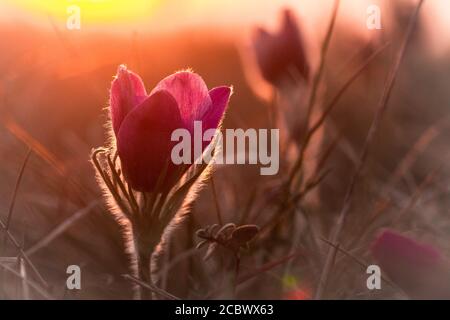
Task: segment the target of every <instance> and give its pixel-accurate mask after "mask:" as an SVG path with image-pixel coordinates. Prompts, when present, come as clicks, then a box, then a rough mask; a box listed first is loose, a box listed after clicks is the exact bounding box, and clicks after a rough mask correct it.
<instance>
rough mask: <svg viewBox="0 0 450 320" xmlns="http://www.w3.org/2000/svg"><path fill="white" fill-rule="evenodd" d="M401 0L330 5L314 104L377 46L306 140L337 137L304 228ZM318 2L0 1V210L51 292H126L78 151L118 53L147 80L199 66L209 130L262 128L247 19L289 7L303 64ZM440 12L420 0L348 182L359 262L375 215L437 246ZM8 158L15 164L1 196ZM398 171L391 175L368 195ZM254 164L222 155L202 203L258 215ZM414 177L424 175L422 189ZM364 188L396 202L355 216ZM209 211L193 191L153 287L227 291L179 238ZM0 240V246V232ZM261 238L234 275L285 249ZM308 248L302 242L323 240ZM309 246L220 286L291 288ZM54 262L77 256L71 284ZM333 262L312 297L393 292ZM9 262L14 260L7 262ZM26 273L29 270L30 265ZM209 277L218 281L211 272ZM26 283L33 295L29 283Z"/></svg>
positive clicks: (116, 245) (442, 104) (338, 160)
mask: <svg viewBox="0 0 450 320" xmlns="http://www.w3.org/2000/svg"><path fill="white" fill-rule="evenodd" d="M414 3H415V1H407V0H395V1H387V0H384V1H375V0H374V1H366V0H342V1H341V6H340V8H339V12H338V18H337V22H336V27H335V31H334V34H333V38H332V41H331V44H330V49H329V55H328V59H327V63H326V69H325V73H324V75H325V76H324V81H323V82H324V85H323V90H321V91H320V99H319V100H320V101H323V102H326V101H329V100H330V99H331V98H332V97H333V96H334V95H335V93H336V91H337V90H339V89H340V88H341V86H342V85H343V83H344V81H345V80H346V79H347V78H348V77H349V76H350V75H351V73H352V72H351V70H354V69H355V68H356V67H357V66H359V65H360V64H361V62H363V61H364V60H365V59H366V58H367V56H368V55H370V53H372V52H373V51H374V50H375V49H377V48H379V47H380V46H381V45H382V44H383V43H385V42H386V41H389V42H390V43H391V45H390V46H389V47H388V48H387V49H386V50H385V51H384V52H383V53H382V54H381V56H380V57H379V58H378V59H377V60H375V61H374V62H373V63H371V65H370V66H369V67H368V68H366V69H365V71H364V73H363V74H362V75H361V76H360V77H359V79H358V80H357V81H355V83H354V85H352V87H351V88H350V89H349V90H348V91H347V93H346V94H345V95H344V97H343V98H342V99H341V100H340V102H339V104H338V106H337V107H336V111H335V112H333V114H332V115H331V117H330V119H329V121H328V122H327V124H325V125H324V128H323V131H322V135H323V137H324V138H323V139H322V140H321V141H320V146H326V145H329V144H332V143H333V142H334V141H335V140H336V139H337V138H338V137H339V139H338V140H339V142H338V144H337V146H336V147H335V148H334V152H333V154H332V155H331V156H330V158H329V160H328V163H329V164H330V168H331V173H330V175H329V177H328V178H327V179H326V180H325V181H324V182H323V184H322V185H321V186H320V188H319V189H318V191H317V194H316V195H315V199H316V200H315V201H312V200H311V202H310V203H308V201H305V206H306V207H307V208H309V209H310V211H311V212H312V213H313V214H314V215H315V219H321V220H323V222H321V223H320V227H318V229H317V230H316V233H319V234H322V235H324V236H325V235H328V232H329V226H330V225H329V220H330V219H332V218H330V217H332V216H333V213H334V212H336V211H339V209H340V206H341V204H342V197H343V193H344V192H345V189H346V186H347V184H348V181H349V176H350V174H351V172H352V170H353V168H354V164H355V157H357V155H358V153H359V150H360V149H361V146H362V144H363V141H364V138H365V135H366V133H367V130H368V127H369V125H370V122H371V120H372V117H373V113H374V109H375V107H376V103H377V101H378V100H379V97H380V95H381V92H382V88H383V84H384V81H385V79H386V75H387V72H388V70H389V67H390V65H391V63H392V59H393V56H394V55H395V54H396V52H397V51H398V48H399V43H400V40H399V39H400V38H401V37H402V36H403V34H404V32H405V30H406V25H407V22H408V18H409V16H410V15H411V13H412V10H413V4H414ZM370 4H378V5H379V6H380V8H381V23H382V29H381V30H369V29H368V28H367V27H366V19H367V16H368V15H367V12H366V9H367V7H368V6H369V5H370ZM71 5H77V6H79V8H80V10H81V11H80V17H81V25H80V29H74V30H69V29H68V28H67V26H66V23H67V19H68V17H69V16H70V15H71V13H70V12H68V11H67V9H68V7H70V6H71ZM332 6H333V1H331V0H295V1H294V0H292V1H283V0H270V1H269V0H267V1H265V0H263V1H261V0H258V1H257V0H245V1H240V2H236V1H233V0H134V1H125V0H103V1H101V0H98V1H94V0H79V1H76V0H67V1H66V0H39V1H34V0H0V39H1V41H0V157H1V165H0V217H1V219H2V221H9V226H8V228H9V229H10V231H11V233H12V234H13V235H14V237H15V238H16V240H17V241H18V243H19V245H20V246H21V247H22V248H24V250H25V252H27V253H28V256H29V257H30V259H31V260H32V261H33V263H34V264H35V265H36V267H37V269H38V270H39V272H40V273H41V274H42V277H43V278H44V279H45V280H46V282H48V285H49V288H50V289H49V291H50V292H51V293H52V295H53V296H54V297H56V298H58V299H63V298H67V299H74V298H85V299H130V298H132V286H131V284H130V283H129V282H128V281H127V280H125V279H124V278H123V277H122V275H123V274H126V273H129V270H128V266H127V265H128V264H127V256H126V254H125V253H124V248H123V244H122V239H121V236H120V232H119V227H118V226H117V225H116V223H115V221H114V219H113V218H112V217H111V216H110V215H109V214H108V213H107V212H106V210H105V208H104V207H103V205H102V201H101V194H100V189H99V188H98V186H97V185H96V182H95V178H94V170H93V168H92V166H91V164H90V162H89V156H90V151H91V149H92V148H94V147H98V146H101V145H103V144H104V142H105V139H106V133H105V127H104V124H105V122H106V120H107V118H108V117H107V112H106V111H105V108H107V107H108V98H109V86H110V83H111V81H112V78H113V76H114V75H115V73H116V70H117V67H118V65H120V64H126V65H127V66H128V67H129V68H130V69H131V70H133V71H135V72H137V73H138V74H140V75H141V77H142V78H143V80H144V82H145V84H146V88H147V91H150V90H151V88H153V87H154V86H155V85H156V84H157V83H158V82H159V80H161V79H162V78H163V77H165V76H167V75H169V74H171V73H173V72H175V71H177V70H181V69H186V68H192V69H193V70H194V71H195V72H197V73H199V74H200V75H201V76H202V77H203V78H204V79H205V82H206V83H207V85H208V87H209V88H212V87H214V86H217V85H233V87H234V95H233V97H232V100H231V104H230V109H229V112H228V114H227V117H226V119H225V124H224V126H225V127H226V128H244V129H246V128H264V127H267V121H268V118H267V111H266V109H267V105H268V104H269V103H270V102H268V101H267V94H266V93H265V92H264V90H265V89H264V88H263V87H261V86H259V85H256V82H257V81H256V80H255V81H253V80H252V79H253V77H252V74H251V73H252V72H255V71H254V69H253V68H252V67H251V66H247V61H248V60H247V58H248V56H251V55H252V53H251V51H252V46H251V35H252V32H253V31H254V29H255V27H256V26H264V27H265V28H267V29H269V30H276V28H278V27H277V26H278V25H279V20H280V12H281V11H282V10H283V9H285V8H290V9H291V10H292V11H293V12H294V13H295V15H296V17H297V18H298V24H299V26H300V30H301V32H302V35H303V38H304V40H305V48H306V51H307V55H308V57H309V61H310V64H311V68H312V70H315V69H316V66H317V63H318V60H319V48H320V46H321V44H322V41H323V38H324V36H325V32H326V26H327V24H328V22H329V18H330V15H331V11H332ZM449 18H450V2H449V1H448V0H429V1H426V2H425V4H424V6H423V8H422V11H421V14H420V19H419V21H418V23H417V29H416V32H415V33H414V35H413V39H412V41H411V44H410V46H409V47H408V49H407V53H406V56H405V59H404V63H403V65H402V67H401V71H400V73H399V76H398V82H397V84H396V86H395V89H394V92H393V96H392V99H391V101H390V103H389V110H388V112H387V114H386V117H385V121H384V122H383V125H382V130H381V132H380V135H379V137H378V138H377V141H376V144H375V147H374V150H373V153H372V156H371V158H370V161H369V165H368V168H367V172H366V173H365V175H364V183H363V186H362V187H360V188H359V189H358V192H357V199H358V200H357V201H356V202H357V205H356V206H355V212H352V215H351V216H350V218H349V221H351V222H349V223H348V224H347V227H346V230H345V231H344V235H345V237H344V238H345V239H346V240H344V243H345V241H347V244H348V245H350V243H351V242H352V239H353V240H354V239H355V238H358V239H359V240H360V242H358V243H356V244H355V243H352V244H351V245H352V246H354V248H353V247H352V248H351V249H354V250H355V252H356V253H355V254H358V255H359V256H361V257H363V258H365V259H366V261H370V259H371V258H370V255H369V253H368V248H369V244H370V242H371V241H372V240H373V236H374V235H375V234H376V232H377V230H378V228H379V227H386V226H389V227H396V228H398V229H401V230H402V231H405V232H407V233H408V234H411V235H414V236H415V237H417V238H420V239H423V240H424V241H428V242H431V243H433V244H434V245H436V246H438V247H439V248H440V249H441V250H442V251H443V252H444V253H445V254H446V255H447V256H450V245H449V243H450V242H449V241H448V240H450V220H449V218H448V214H447V213H448V212H447V211H448V202H449V200H450V199H449V180H448V176H449V174H450V170H449V169H450V167H449V165H448V163H449V162H448V160H449V159H448V156H449V154H448V147H447V143H448V138H449V130H448V128H449V123H448V120H449V107H450V103H449V102H450V91H449V90H448V84H449V83H450V19H449ZM302 112H303V111H302V110H298V111H296V112H294V113H292V117H301V116H302V115H303V113H302ZM318 143H319V142H318ZM29 150H32V151H31V153H30V154H29ZM411 150H412V151H411ZM28 154H29V159H27V155H28ZM405 159H406V160H405ZM405 161H406V164H405ZM25 162H26V165H25V166H24V165H23V164H24V163H25ZM399 164H402V166H400V168H399ZM21 168H23V175H22V177H21V181H20V185H19V187H18V189H17V191H15V186H16V185H17V182H16V181H17V177H18V175H19V173H20V171H21ZM399 170H400V171H401V174H400V175H401V178H399V179H397V180H395V181H394V182H395V183H394V184H393V185H392V184H391V185H390V186H389V189H386V188H387V187H386V183H387V182H389V181H391V180H390V179H391V178H392V176H393V173H395V172H396V173H397V174H398V171H399ZM437 170H438V171H437ZM258 172H259V170H258V168H254V167H249V168H243V167H240V166H229V167H223V168H220V169H219V170H217V172H216V174H215V182H216V189H217V192H218V193H219V197H218V199H219V205H220V208H221V211H222V214H223V215H224V217H225V219H226V221H227V222H236V221H241V222H246V223H255V224H259V222H260V220H259V219H262V220H263V221H264V217H261V216H260V213H261V212H262V213H261V215H262V216H264V214H265V213H264V210H263V209H259V208H260V207H261V206H263V207H264V208H265V207H267V206H266V205H265V203H264V202H263V201H262V199H263V198H264V197H265V195H267V191H269V192H270V191H273V190H275V189H276V187H274V186H276V185H277V182H276V179H277V177H271V178H270V179H269V178H264V179H263V178H262V177H260V176H259V175H258ZM433 172H434V173H435V174H434V176H432V177H431V178H430V174H431V173H433ZM424 181H425V182H427V184H425V185H423V184H424ZM380 190H381V191H380ZM418 190H419V191H418ZM380 194H383V195H385V194H389V197H391V205H390V206H388V208H384V209H382V210H385V211H387V212H388V213H386V216H388V217H389V215H390V214H391V211H392V212H397V213H398V212H402V215H401V218H399V219H397V220H395V219H394V220H395V221H396V222H395V223H393V222H392V220H390V219H387V220H383V219H382V220H381V222H377V223H374V224H372V222H373V221H372V220H370V219H373V217H372V216H370V214H374V215H375V216H376V215H377V212H378V211H377V210H378V207H377V206H379V202H378V198H379V197H380ZM13 198H15V199H14V200H12V199H13ZM317 199H318V200H317ZM411 199H412V200H411ZM248 207H249V208H248ZM86 208H87V209H86ZM404 208H406V209H404ZM214 210H215V204H214V201H213V198H212V193H211V190H210V188H206V189H204V190H203V191H202V193H201V195H200V198H199V201H197V204H196V206H195V207H194V208H193V215H192V216H191V218H189V219H188V221H187V222H186V225H185V226H184V227H182V228H180V229H179V230H178V231H177V233H176V236H175V238H176V239H177V240H176V241H174V242H173V243H171V248H172V249H171V250H169V251H168V252H169V253H168V254H167V256H166V257H165V258H164V259H166V260H164V261H165V263H166V265H170V267H168V268H166V269H165V271H164V272H165V273H164V274H163V280H164V281H163V287H164V288H165V289H166V290H167V291H169V292H171V293H173V294H175V295H177V296H180V297H182V298H193V299H197V298H206V297H208V298H221V297H229V296H228V295H227V294H228V293H226V292H225V291H224V292H222V293H221V292H215V291H214V290H213V288H214V283H215V282H216V279H215V278H214V277H212V276H211V272H210V271H208V270H210V269H213V270H216V269H217V268H219V270H220V266H221V263H217V264H218V265H219V267H218V266H217V265H213V266H209V265H204V264H205V263H203V262H202V259H201V254H198V252H197V251H195V250H194V249H193V248H194V247H195V245H196V242H197V239H195V236H194V233H195V230H196V229H198V228H200V227H204V226H206V225H208V224H212V223H215V216H216V215H215V213H214ZM259 211H261V212H259ZM403 211H405V212H406V213H405V212H403ZM360 212H365V213H367V215H362V214H360ZM392 214H394V213H392ZM368 215H369V216H368ZM405 216H406V218H405ZM322 217H323V219H322ZM353 217H354V218H353ZM369 220H370V221H369ZM369 222H370V223H369ZM297 224H298V225H299V226H300V229H299V231H298V232H300V233H303V231H304V230H305V228H306V227H305V223H304V221H303V220H301V219H300V220H298V221H297V222H295V225H297ZM347 229H348V230H347ZM305 232H306V231H305ZM0 235H1V236H0V241H2V238H3V233H1V232H0ZM301 237H302V235H299V239H300V240H299V244H302V240H301ZM269 240H270V241H269V242H270V248H269V247H267V246H266V244H267V242H261V243H259V244H256V245H255V248H254V249H252V250H254V251H252V252H256V253H255V255H254V256H251V254H249V257H248V261H246V266H247V268H248V270H250V271H251V270H253V269H255V268H257V267H258V266H260V265H264V263H267V262H270V261H271V260H273V259H275V258H279V257H282V254H283V252H285V251H286V250H285V249H283V248H286V247H288V248H290V246H291V244H290V243H287V244H286V243H285V241H286V239H285V237H284V238H283V237H281V239H279V240H277V239H272V238H270V239H269ZM308 241H309V240H308ZM178 242H179V243H178ZM319 242H320V240H319ZM6 243H7V242H6ZM307 243H309V242H307ZM303 244H304V243H303ZM278 245H279V247H280V248H281V249H280V248H276V246H278ZM292 245H293V244H292ZM316 245H317V244H316ZM323 245H324V244H323V243H319V244H318V245H317V246H316V247H308V248H307V249H308V250H313V251H314V250H315V249H317V248H322V249H323V248H326V245H325V247H323ZM305 246H307V245H306V244H305ZM274 247H275V248H274ZM0 248H1V251H0V257H16V256H17V248H15V247H14V246H13V245H11V244H6V245H0ZM312 248H313V249H312ZM308 250H306V251H308ZM324 250H325V249H324ZM349 250H350V249H349ZM358 250H359V251H358ZM261 252H263V253H261ZM324 252H326V251H324ZM352 252H353V251H352ZM315 254H317V252H315ZM180 255H181V258H180ZM322 258H323V257H322V256H321V255H320V254H319V258H317V257H315V258H313V259H312V258H310V257H308V254H306V253H305V254H304V255H301V256H298V257H297V256H296V257H295V258H294V259H292V260H290V262H289V265H288V266H281V267H280V268H275V269H273V270H272V269H271V270H270V271H269V272H267V273H266V274H264V275H261V276H258V277H257V279H253V280H252V281H249V283H247V284H245V285H243V286H242V287H241V288H240V290H239V292H238V293H237V297H239V298H284V297H290V298H292V297H294V298H308V297H310V296H311V295H312V292H313V291H314V289H315V286H316V283H317V278H318V276H319V274H318V273H320V272H319V271H320V270H317V268H315V267H314V266H315V265H314V263H312V262H311V260H319V261H320V260H321V259H322ZM341 260H345V259H344V258H342V259H341ZM5 261H6V260H5ZM8 261H9V260H8ZM174 261H175V262H174ZM5 263H6V262H5ZM8 263H9V262H8ZM71 264H76V265H79V266H80V267H81V270H82V290H79V291H78V290H72V291H68V290H66V282H65V281H66V277H67V274H66V268H67V266H68V265H71ZM348 264H351V263H350V262H348V261H340V260H339V261H338V262H337V265H336V268H337V269H336V275H337V276H336V277H334V278H333V279H332V281H330V284H329V291H328V292H329V295H328V297H332V298H349V297H350V298H386V297H388V298H391V297H397V296H398V295H397V293H396V292H395V290H393V289H392V288H391V289H386V290H382V291H381V292H377V293H373V292H368V291H367V289H366V288H365V276H366V275H365V273H364V272H361V271H360V270H359V269H358V268H359V267H358V266H354V265H353V264H351V267H348ZM11 268H13V269H14V270H16V269H17V268H18V267H17V265H15V263H14V262H12V263H11ZM314 269H316V270H314ZM17 270H20V268H18V269H17ZM174 270H178V271H179V272H174ZM169 272H170V274H171V276H170V277H168V276H167V274H168V273H169ZM28 273H31V274H29V275H28V276H29V277H31V279H33V278H35V275H34V274H33V273H32V272H31V271H30V270H28ZM22 275H23V274H22ZM338 275H339V276H338ZM19 280H20V278H19V277H17V275H16V276H15V275H11V274H9V273H5V274H3V275H2V278H1V281H0V296H1V297H2V298H24V296H23V290H22V289H21V288H22V287H21V285H22V284H21V282H20V281H19ZM254 280H257V281H254ZM33 281H36V279H34V280H33ZM221 281H222V280H221ZM223 281H224V282H225V283H226V282H227V281H228V280H227V278H226V277H225V280H223ZM255 288H259V289H260V290H255ZM292 288H294V289H295V290H297V289H298V290H297V291H295V290H294V291H293V292H296V294H297V295H291V296H287V292H290V291H289V290H290V289H292ZM300 289H301V290H300ZM291 291H292V290H291ZM30 295H31V297H32V298H38V297H40V296H39V294H37V293H36V292H34V291H32V293H31V294H30Z"/></svg>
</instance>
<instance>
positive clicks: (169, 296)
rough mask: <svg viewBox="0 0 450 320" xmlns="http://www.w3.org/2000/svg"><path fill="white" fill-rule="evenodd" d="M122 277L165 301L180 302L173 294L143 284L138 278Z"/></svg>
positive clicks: (148, 284) (152, 285) (127, 275)
mask: <svg viewBox="0 0 450 320" xmlns="http://www.w3.org/2000/svg"><path fill="white" fill-rule="evenodd" d="M123 277H124V278H125V279H128V280H131V281H132V282H134V283H135V284H137V285H139V286H141V287H142V288H145V289H147V290H150V291H151V292H153V293H156V294H157V295H159V296H161V297H163V298H166V299H169V300H181V299H180V298H178V297H176V296H174V295H173V294H171V293H169V292H167V291H165V290H163V289H161V288H158V287H157V286H155V285H154V284H150V283H146V282H143V281H141V280H139V279H138V278H136V277H133V276H132V275H130V274H124V275H123Z"/></svg>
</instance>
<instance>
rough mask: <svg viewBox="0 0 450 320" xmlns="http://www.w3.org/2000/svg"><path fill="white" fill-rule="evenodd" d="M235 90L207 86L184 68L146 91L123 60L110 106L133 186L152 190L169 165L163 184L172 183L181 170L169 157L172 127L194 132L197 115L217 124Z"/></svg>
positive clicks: (121, 155)
mask: <svg viewBox="0 0 450 320" xmlns="http://www.w3.org/2000/svg"><path fill="white" fill-rule="evenodd" d="M231 92H232V90H231V88H230V87H227V86H222V87H217V88H214V89H212V90H209V91H208V88H207V86H206V84H205V82H204V81H203V79H202V78H201V77H200V76H199V75H197V74H195V73H193V72H190V71H181V72H177V73H174V74H172V75H170V76H168V77H167V78H165V79H163V80H162V81H161V82H160V83H159V84H158V85H157V86H156V87H155V88H154V89H153V90H152V91H151V92H150V94H147V91H146V90H145V87H144V83H143V82H142V79H141V78H140V77H139V76H138V75H137V74H135V73H134V72H132V71H130V70H128V69H127V68H126V67H125V66H123V65H122V66H120V67H119V69H118V71H117V76H116V77H115V79H114V81H113V82H112V85H111V95H110V112H111V120H112V128H113V131H114V134H115V136H116V141H117V150H118V154H119V158H120V161H121V164H122V170H123V173H124V176H125V178H126V180H127V181H128V183H129V184H130V185H131V186H132V187H133V189H135V190H138V191H143V192H151V191H153V190H154V188H155V186H156V183H157V181H158V178H159V176H160V174H161V173H162V172H163V171H164V170H165V168H166V166H167V169H166V170H167V171H166V175H165V179H164V181H163V184H162V185H163V187H164V188H167V187H170V186H171V185H172V184H173V183H174V180H175V179H177V178H179V175H180V170H178V169H179V168H177V166H176V165H175V164H173V162H172V161H171V159H170V155H171V150H172V147H173V146H174V142H172V141H171V135H172V132H173V131H174V130H175V129H179V128H185V129H188V130H189V131H190V132H191V133H192V132H193V127H194V121H202V127H203V130H204V131H206V130H208V129H211V128H213V129H216V128H217V127H218V125H219V123H220V121H221V119H222V117H223V115H224V113H225V110H226V108H227V106H228V102H229V98H230V96H231ZM191 136H193V133H192V134H191ZM204 147H205V146H204Z"/></svg>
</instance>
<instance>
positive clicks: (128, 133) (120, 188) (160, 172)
mask: <svg viewBox="0 0 450 320" xmlns="http://www.w3.org/2000/svg"><path fill="white" fill-rule="evenodd" d="M230 95H231V88H230V87H226V86H223V87H217V88H214V89H212V90H208V88H207V86H206V84H205V82H204V81H203V79H202V78H201V77H200V76H199V75H197V74H195V73H193V72H190V71H182V72H177V73H174V74H172V75H170V76H168V77H167V78H165V79H163V80H162V81H161V82H160V83H159V84H158V85H157V86H156V87H155V88H154V89H153V90H151V91H150V93H147V91H146V89H145V87H144V83H143V82H142V79H141V78H140V77H139V76H138V75H137V74H135V73H134V72H132V71H130V70H128V69H127V68H126V67H125V66H120V67H119V69H118V71H117V75H116V77H115V79H114V80H113V82H112V85H111V95H110V115H111V127H112V133H111V140H112V143H111V144H110V145H109V146H107V147H103V148H98V149H96V150H94V152H93V153H92V162H93V164H94V166H95V168H96V169H97V177H98V181H99V184H100V186H101V187H102V188H103V190H104V194H105V198H106V200H107V203H108V204H109V206H110V211H111V213H113V214H114V216H115V217H116V219H117V220H119V221H120V223H121V225H122V226H123V227H124V231H125V232H124V238H125V239H126V240H127V241H126V245H128V252H130V254H131V257H132V261H133V262H134V263H133V264H132V266H133V269H134V272H135V276H136V277H139V279H140V280H141V281H144V282H146V283H152V282H153V280H152V267H151V265H152V263H151V261H152V257H153V254H154V252H155V251H156V248H157V246H158V245H159V244H162V239H163V235H167V234H170V231H171V230H173V228H167V226H168V225H169V224H171V223H172V222H173V221H175V220H176V221H181V219H174V218H175V216H176V215H177V214H179V215H180V216H183V214H185V213H186V211H187V210H188V208H189V206H190V204H191V203H192V202H193V201H194V200H195V195H196V194H197V191H198V189H199V188H200V187H201V186H202V185H203V184H204V183H203V182H204V181H206V179H207V178H208V177H209V174H210V172H211V164H210V163H204V162H203V161H201V163H200V164H198V165H197V164H193V165H192V166H189V165H186V164H185V165H175V164H174V162H173V161H172V159H171V153H172V148H173V146H174V143H175V142H172V141H171V140H172V139H171V137H172V133H173V132H174V130H176V129H185V130H187V131H188V132H189V133H191V139H194V138H193V136H194V135H193V131H194V128H195V126H194V122H195V121H201V123H202V129H203V130H205V131H206V130H209V129H214V130H215V129H217V128H218V126H220V123H221V121H222V118H223V116H224V113H225V110H226V108H227V106H228V101H229V98H230ZM209 143H210V141H207V142H205V141H203V146H202V147H203V149H204V148H206V147H207V146H208V145H209ZM191 145H192V144H191ZM214 147H215V144H214V145H213V146H212V149H214ZM200 151H201V150H200ZM191 154H192V155H193V156H194V157H195V156H196V155H194V153H193V152H191ZM193 160H194V159H193ZM191 163H193V162H191ZM186 171H187V172H186ZM183 175H184V176H183ZM167 230H168V231H167ZM166 231H167V232H166ZM162 247H163V246H162V245H160V246H159V248H162ZM137 293H138V296H139V297H140V298H144V299H146V298H152V295H151V293H149V292H148V291H146V290H144V289H143V288H139V290H137Z"/></svg>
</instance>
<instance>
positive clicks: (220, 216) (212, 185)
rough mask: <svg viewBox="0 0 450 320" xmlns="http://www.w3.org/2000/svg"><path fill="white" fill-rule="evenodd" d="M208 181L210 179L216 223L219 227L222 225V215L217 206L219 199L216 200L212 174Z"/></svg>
mask: <svg viewBox="0 0 450 320" xmlns="http://www.w3.org/2000/svg"><path fill="white" fill-rule="evenodd" d="M210 179H211V190H212V195H213V198H214V205H215V206H216V213H217V221H218V222H219V224H220V225H223V220H222V213H221V212H220V206H219V199H218V198H217V193H216V185H215V184H214V176H213V175H212V174H211V178H210Z"/></svg>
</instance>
